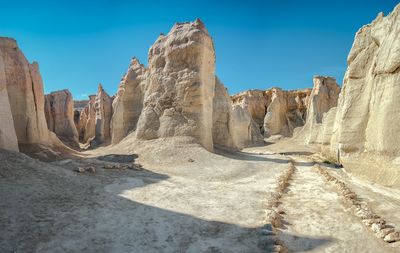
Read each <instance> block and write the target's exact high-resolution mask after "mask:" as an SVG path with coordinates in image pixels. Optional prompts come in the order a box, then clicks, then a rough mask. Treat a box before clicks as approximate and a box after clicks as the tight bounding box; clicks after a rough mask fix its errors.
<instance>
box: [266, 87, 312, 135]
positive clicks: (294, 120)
mask: <svg viewBox="0 0 400 253" xmlns="http://www.w3.org/2000/svg"><path fill="white" fill-rule="evenodd" d="M265 93H266V94H265V96H266V97H267V100H268V101H269V102H268V103H267V104H268V108H267V111H266V114H265V117H264V135H265V136H266V137H269V136H271V135H283V136H291V135H292V134H293V130H294V129H295V128H296V127H300V126H303V125H304V123H305V117H306V104H307V101H308V98H309V94H310V90H308V89H305V90H299V91H297V90H295V91H283V90H282V89H280V88H272V89H269V90H267V91H266V92H265Z"/></svg>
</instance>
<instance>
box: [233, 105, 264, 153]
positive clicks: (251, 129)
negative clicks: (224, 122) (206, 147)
mask: <svg viewBox="0 0 400 253" xmlns="http://www.w3.org/2000/svg"><path fill="white" fill-rule="evenodd" d="M231 126H232V129H231V133H232V139H233V143H234V144H235V146H236V147H237V148H239V149H242V148H245V147H249V146H254V145H262V144H263V142H264V140H263V136H262V135H261V133H260V131H259V129H258V126H257V123H255V122H254V120H253V119H252V117H251V115H250V113H249V112H248V111H247V110H246V109H243V108H242V107H241V106H240V105H234V106H233V111H232V119H231Z"/></svg>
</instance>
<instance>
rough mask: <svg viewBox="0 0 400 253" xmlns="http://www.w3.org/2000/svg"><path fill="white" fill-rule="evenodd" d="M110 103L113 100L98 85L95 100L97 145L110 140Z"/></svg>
mask: <svg viewBox="0 0 400 253" xmlns="http://www.w3.org/2000/svg"><path fill="white" fill-rule="evenodd" d="M112 103H113V99H112V98H111V97H110V96H109V95H108V94H107V92H105V91H104V89H103V87H102V85H101V84H99V87H98V90H97V95H96V100H95V111H96V122H95V125H96V128H95V137H96V141H97V142H98V143H106V142H109V141H110V140H111V135H110V123H111V117H112Z"/></svg>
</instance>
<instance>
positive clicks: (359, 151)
mask: <svg viewBox="0 0 400 253" xmlns="http://www.w3.org/2000/svg"><path fill="white" fill-rule="evenodd" d="M399 34H400V5H397V6H396V7H395V9H394V10H393V12H392V13H391V14H389V15H388V16H386V17H384V16H383V14H382V13H380V14H379V15H378V17H377V18H376V19H375V20H374V21H373V22H372V23H371V24H369V25H366V26H363V27H362V28H361V29H360V30H359V31H358V32H357V34H356V36H355V41H354V43H353V47H352V49H351V51H350V54H349V56H348V59H347V63H348V68H347V71H346V74H345V78H344V83H343V89H342V92H341V94H340V97H339V102H338V109H337V114H336V119H335V125H334V129H333V137H332V143H331V151H332V152H333V153H334V152H335V151H336V150H338V149H339V150H340V152H341V154H342V163H343V164H344V165H345V167H346V169H349V170H350V171H353V172H354V173H356V174H360V175H363V176H366V177H367V178H370V179H372V180H375V181H380V182H382V183H384V184H387V185H397V186H399V187H400V135H399V133H400V118H399V115H400V100H399V99H398V98H399V96H400V37H399V36H398V35H399Z"/></svg>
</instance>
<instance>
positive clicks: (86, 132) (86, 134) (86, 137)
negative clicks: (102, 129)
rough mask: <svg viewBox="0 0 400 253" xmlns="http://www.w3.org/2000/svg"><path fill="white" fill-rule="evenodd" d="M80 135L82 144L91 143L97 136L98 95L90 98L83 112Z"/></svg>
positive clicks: (80, 121) (79, 129)
mask: <svg viewBox="0 0 400 253" xmlns="http://www.w3.org/2000/svg"><path fill="white" fill-rule="evenodd" d="M78 133H79V139H80V142H82V143H88V142H90V141H91V140H93V139H94V137H95V135H96V95H90V96H89V102H88V104H87V105H86V106H85V108H84V109H83V110H82V112H81V116H80V120H79V125H78Z"/></svg>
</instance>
